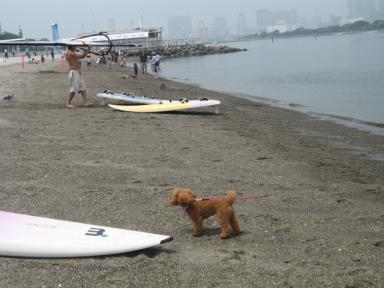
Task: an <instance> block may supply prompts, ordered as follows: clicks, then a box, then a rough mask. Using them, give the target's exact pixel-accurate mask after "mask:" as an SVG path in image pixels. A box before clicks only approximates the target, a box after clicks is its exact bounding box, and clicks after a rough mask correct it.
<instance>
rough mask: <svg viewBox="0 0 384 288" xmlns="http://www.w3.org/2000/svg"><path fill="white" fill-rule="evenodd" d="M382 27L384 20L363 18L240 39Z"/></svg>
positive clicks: (383, 26) (355, 30) (310, 34)
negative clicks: (365, 19) (346, 22)
mask: <svg viewBox="0 0 384 288" xmlns="http://www.w3.org/2000/svg"><path fill="white" fill-rule="evenodd" d="M383 29H384V20H376V21H374V22H372V23H370V22H368V21H364V20H360V21H356V22H354V23H351V24H345V25H341V26H339V25H332V26H327V27H321V28H316V29H308V28H303V27H300V28H298V29H296V30H293V31H288V32H284V33H280V32H279V31H274V32H271V33H267V32H262V33H260V34H257V33H256V34H252V35H247V36H244V37H242V38H241V39H245V40H248V39H263V38H272V37H274V38H279V37H281V38H284V37H287V38H288V37H299V36H313V35H315V36H316V35H324V34H334V33H352V32H363V31H375V30H383Z"/></svg>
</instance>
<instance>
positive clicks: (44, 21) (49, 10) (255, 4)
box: [0, 0, 347, 39]
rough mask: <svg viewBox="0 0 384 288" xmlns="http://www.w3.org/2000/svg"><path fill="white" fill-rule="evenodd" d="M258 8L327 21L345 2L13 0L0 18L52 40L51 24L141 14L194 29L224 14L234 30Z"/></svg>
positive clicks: (129, 24) (126, 21) (130, 24)
mask: <svg viewBox="0 0 384 288" xmlns="http://www.w3.org/2000/svg"><path fill="white" fill-rule="evenodd" d="M20 7H21V8H20ZM74 7H75V8H74ZM24 8H25V9H24ZM259 9H268V10H271V11H279V10H292V9H293V10H297V12H298V14H299V15H301V16H302V17H304V16H306V17H307V18H312V17H321V18H324V19H326V18H328V16H329V14H336V15H346V13H347V4H346V0H312V1H311V0H275V1H269V0H237V1H219V0H211V1H209V2H208V3H207V2H206V1H203V0H195V1H193V2H191V1H182V0H179V1H177V0H163V1H155V0H148V1H146V2H145V3H135V4H132V3H127V2H126V1H123V0H115V1H114V3H113V5H112V6H110V7H108V9H106V4H105V2H101V1H97V0H95V1H93V2H92V5H90V4H89V3H81V2H78V1H74V0H67V1H65V2H62V1H60V2H56V1H48V0H36V1H34V3H33V5H28V6H26V4H25V1H22V0H14V1H12V2H10V3H9V4H7V6H6V9H1V10H0V22H1V25H2V29H3V31H8V32H12V33H16V32H17V31H18V26H19V25H21V27H22V29H23V31H24V35H25V36H26V37H31V38H36V39H37V38H50V35H51V31H50V25H51V24H52V23H53V22H55V23H58V24H59V26H60V33H61V35H62V37H72V36H76V35H77V34H78V33H82V32H93V31H105V30H108V29H109V28H110V26H111V19H113V23H114V26H115V28H116V29H117V30H123V29H131V28H134V27H138V26H139V19H140V17H142V19H143V26H144V27H146V28H148V27H164V28H165V30H167V24H168V23H167V21H168V18H169V17H176V16H180V15H189V16H190V17H191V19H192V25H193V27H194V28H195V29H196V27H198V23H199V22H201V21H203V22H204V23H206V25H207V26H209V27H212V26H213V25H214V21H215V18H217V17H224V18H226V21H227V25H228V27H229V28H230V30H231V31H232V32H234V31H236V25H237V20H238V15H239V14H240V13H244V15H245V17H246V19H247V25H248V26H249V27H255V26H256V11H257V10H259Z"/></svg>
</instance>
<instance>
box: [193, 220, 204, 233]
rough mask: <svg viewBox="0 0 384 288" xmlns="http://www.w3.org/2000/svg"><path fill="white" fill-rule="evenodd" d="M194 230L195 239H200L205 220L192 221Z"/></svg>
mask: <svg viewBox="0 0 384 288" xmlns="http://www.w3.org/2000/svg"><path fill="white" fill-rule="evenodd" d="M192 223H193V228H192V235H193V237H199V236H201V235H202V234H203V219H202V218H197V219H192Z"/></svg>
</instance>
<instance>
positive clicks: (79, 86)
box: [66, 45, 92, 108]
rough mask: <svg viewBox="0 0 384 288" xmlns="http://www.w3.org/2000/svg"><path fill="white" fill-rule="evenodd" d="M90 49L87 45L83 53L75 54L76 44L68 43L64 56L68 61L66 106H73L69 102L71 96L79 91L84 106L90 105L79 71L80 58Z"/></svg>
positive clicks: (85, 55) (71, 98)
mask: <svg viewBox="0 0 384 288" xmlns="http://www.w3.org/2000/svg"><path fill="white" fill-rule="evenodd" d="M90 49H91V46H90V45H88V50H84V51H83V54H77V53H76V46H73V45H68V51H67V55H66V58H67V60H68V63H69V82H70V87H69V97H68V102H67V104H66V107H67V108H73V107H74V106H73V105H72V104H71V102H72V100H73V97H74V96H75V93H76V92H77V93H81V96H83V100H84V106H85V107H89V106H92V102H90V101H89V100H88V98H87V92H86V91H85V89H86V88H87V87H86V86H85V82H84V80H83V79H82V77H81V73H80V66H81V62H80V59H82V58H85V57H87V55H88V53H89V50H90Z"/></svg>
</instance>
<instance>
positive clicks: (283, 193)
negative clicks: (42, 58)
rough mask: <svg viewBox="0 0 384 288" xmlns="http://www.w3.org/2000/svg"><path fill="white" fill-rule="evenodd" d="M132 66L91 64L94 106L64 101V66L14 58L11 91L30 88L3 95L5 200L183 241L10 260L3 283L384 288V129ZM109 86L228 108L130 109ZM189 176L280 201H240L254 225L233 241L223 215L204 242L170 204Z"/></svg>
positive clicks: (1, 196)
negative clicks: (105, 102) (134, 74)
mask: <svg viewBox="0 0 384 288" xmlns="http://www.w3.org/2000/svg"><path fill="white" fill-rule="evenodd" d="M48 62H49V61H48ZM124 74H127V73H126V72H123V71H121V69H120V68H118V67H113V71H112V72H108V71H107V69H106V68H105V67H98V68H97V69H96V70H92V71H84V78H85V80H86V82H87V85H88V93H89V95H90V96H92V97H93V98H94V101H95V105H94V107H92V108H82V107H81V101H80V97H78V96H76V97H77V98H76V101H77V102H75V104H76V105H78V106H77V107H76V108H74V109H65V108H64V103H65V100H66V97H67V89H68V87H67V85H68V83H67V74H66V72H64V71H61V70H60V68H59V63H58V62H56V63H55V64H50V63H48V64H44V65H31V64H30V65H27V66H26V68H25V69H22V68H21V67H20V65H13V66H4V67H0V83H1V85H0V95H1V96H2V97H3V96H5V95H8V94H10V93H12V92H13V93H14V96H15V98H14V100H13V101H12V102H11V103H6V102H5V101H3V100H2V97H1V100H0V101H1V104H0V147H1V150H0V200H1V201H0V210H5V211H11V212H17V213H26V214H31V215H36V216H43V217H51V218H58V219H64V220H70V221H78V222H85V223H94V224H98V225H107V226H113V227H118V228H126V229H135V230H140V231H146V232H152V233H159V234H166V235H171V236H173V237H174V240H173V241H172V242H169V243H166V244H164V245H163V246H161V247H159V248H153V249H148V250H144V251H140V252H135V253H127V254H123V255H116V256H106V257H94V258H93V257H91V258H85V259H84V258H83V259H23V258H11V257H2V258H0V265H1V266H0V283H1V284H0V286H1V287H345V288H347V287H348V288H352V287H356V288H357V287H383V285H384V284H383V283H384V209H383V207H384V206H383V204H384V189H383V187H384V177H383V176H384V161H383V160H384V137H383V136H377V135H372V134H369V133H367V132H361V131H358V130H356V129H352V128H347V127H343V126H339V125H336V124H334V123H333V122H328V121H320V120H317V119H314V118H311V117H309V116H307V115H304V114H301V113H298V112H294V111H288V110H284V109H279V108H274V107H269V106H266V105H263V104H259V103H254V102H250V101H248V100H244V99H240V98H236V97H231V96H228V95H224V94H221V93H216V92H212V91H207V90H202V89H200V88H198V87H193V86H188V85H184V84H179V83H175V82H171V81H167V80H163V79H154V78H153V77H152V76H150V75H139V77H138V78H137V79H134V78H129V79H122V78H121V76H122V75H124ZM161 84H164V85H165V89H160V87H161ZM106 89H108V90H112V91H115V92H121V91H125V92H133V93H135V94H138V95H149V96H152V95H153V96H156V97H159V98H166V99H170V98H171V99H179V98H189V99H196V98H200V97H207V98H210V99H219V100H221V101H222V105H221V107H220V110H221V114H219V115H216V114H214V113H212V110H211V109H197V110H193V111H192V110H191V111H185V112H178V113H163V114H135V113H124V112H116V111H112V110H111V109H109V108H108V107H105V106H102V105H100V102H99V99H96V98H95V97H94V95H95V94H96V93H97V92H101V91H103V90H106ZM261 96H262V95H261ZM175 187H185V188H190V189H192V190H194V191H198V192H199V196H219V195H224V194H225V192H226V191H228V190H234V191H236V192H237V193H238V194H239V195H254V194H257V193H262V194H266V195H267V197H264V198H261V199H258V200H247V201H238V202H237V203H236V204H235V210H236V213H237V215H238V217H239V219H240V225H241V229H242V230H243V233H242V235H241V236H239V237H234V238H231V239H228V240H220V239H219V233H220V230H219V226H218V224H217V222H216V221H215V220H214V219H211V220H209V221H206V225H205V226H206V228H205V234H204V236H202V237H199V238H194V237H192V235H191V223H190V221H189V219H187V217H186V216H185V215H184V214H183V213H182V211H181V210H180V209H179V207H174V206H170V205H169V204H168V202H167V199H168V197H169V195H170V193H171V192H172V190H173V189H174V188H175Z"/></svg>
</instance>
